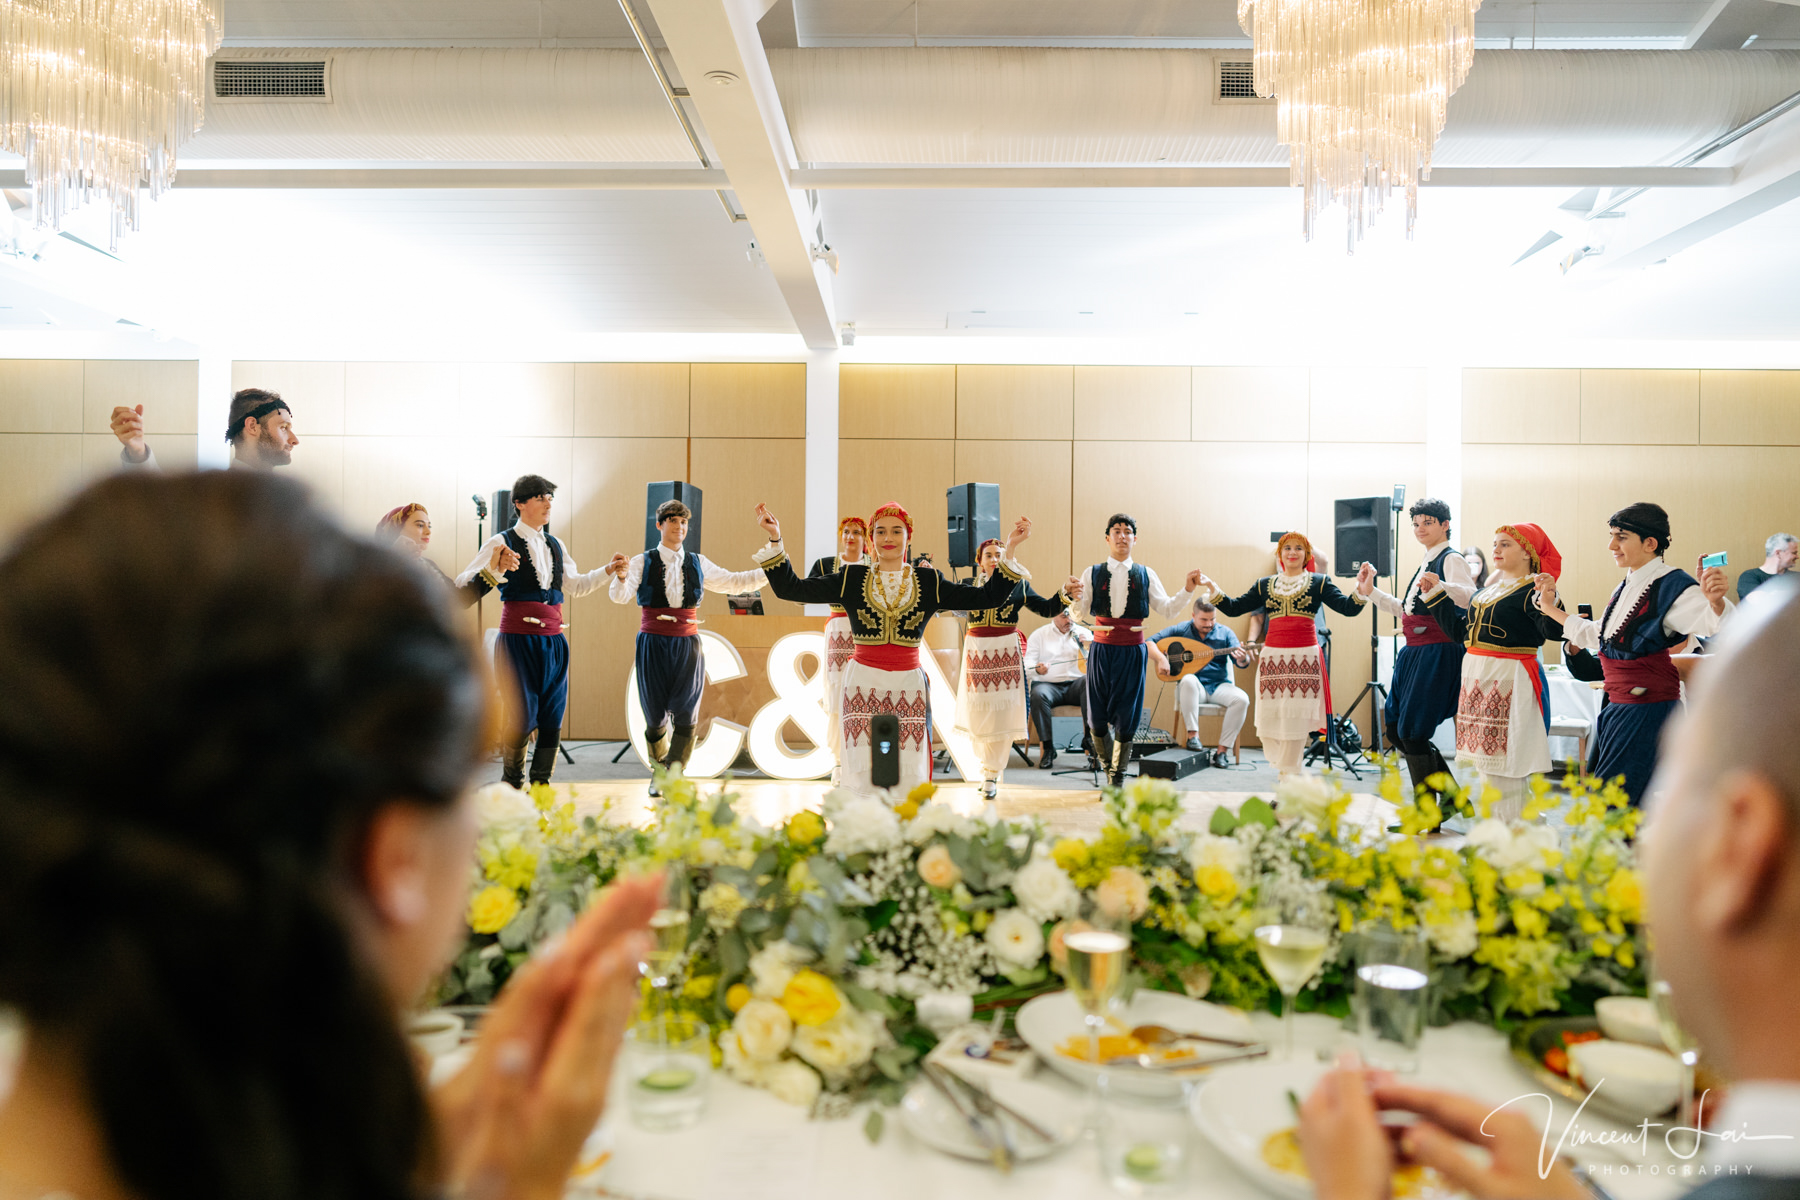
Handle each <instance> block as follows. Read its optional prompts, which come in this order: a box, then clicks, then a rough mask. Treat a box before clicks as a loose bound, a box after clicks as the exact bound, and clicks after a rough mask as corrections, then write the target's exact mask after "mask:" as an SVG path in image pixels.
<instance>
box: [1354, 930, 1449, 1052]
mask: <svg viewBox="0 0 1800 1200" xmlns="http://www.w3.org/2000/svg"><path fill="white" fill-rule="evenodd" d="M1357 942H1358V944H1357V947H1356V995H1355V1000H1354V1007H1355V1011H1356V1026H1357V1032H1358V1034H1359V1035H1360V1037H1361V1041H1362V1057H1363V1061H1364V1062H1366V1063H1368V1064H1369V1065H1370V1066H1372V1067H1379V1068H1381V1069H1383V1070H1388V1071H1399V1072H1411V1071H1416V1070H1418V1069H1419V1039H1420V1038H1421V1037H1423V1036H1424V1033H1425V1020H1426V1016H1427V1014H1428V1010H1429V1006H1430V998H1431V970H1430V946H1429V945H1428V944H1427V942H1426V941H1425V938H1424V937H1423V935H1422V934H1421V933H1420V932H1419V931H1417V930H1397V929H1391V928H1388V927H1387V926H1379V927H1376V928H1372V929H1367V930H1364V931H1363V932H1362V933H1361V934H1360V935H1359V937H1358V939H1357Z"/></svg>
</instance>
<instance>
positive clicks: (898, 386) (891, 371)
mask: <svg viewBox="0 0 1800 1200" xmlns="http://www.w3.org/2000/svg"><path fill="white" fill-rule="evenodd" d="M955 429H956V368H955V367H953V366H942V365H935V364H931V365H924V366H914V365H905V366H887V365H881V364H867V363H845V364H844V365H843V366H841V367H839V368H838V436H839V437H845V438H909V439H917V438H924V439H932V438H945V437H949V436H951V434H952V433H953V431H954V430H955Z"/></svg>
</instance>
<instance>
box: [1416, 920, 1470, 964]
mask: <svg viewBox="0 0 1800 1200" xmlns="http://www.w3.org/2000/svg"><path fill="white" fill-rule="evenodd" d="M1425 936H1426V937H1427V938H1428V939H1430V941H1431V946H1432V949H1434V950H1436V951H1437V952H1438V953H1439V954H1442V955H1444V956H1445V957H1447V958H1467V957H1468V956H1469V955H1471V954H1473V953H1475V947H1476V944H1477V943H1478V942H1479V941H1480V936H1479V931H1478V930H1477V929H1476V928H1475V914H1474V913H1457V914H1456V915H1455V916H1454V917H1452V918H1450V920H1448V921H1444V922H1441V923H1438V924H1427V925H1426V926H1425Z"/></svg>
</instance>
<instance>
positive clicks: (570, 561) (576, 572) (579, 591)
mask: <svg viewBox="0 0 1800 1200" xmlns="http://www.w3.org/2000/svg"><path fill="white" fill-rule="evenodd" d="M553 544H554V545H555V546H556V548H557V551H558V552H559V553H560V554H561V555H562V564H563V586H562V590H563V595H565V596H567V597H568V598H569V599H571V600H577V599H580V598H581V597H582V596H586V595H588V594H589V593H590V592H597V591H599V590H600V589H601V588H603V587H606V579H607V577H608V576H609V575H611V574H612V564H611V563H607V564H606V565H605V566H603V567H595V568H594V569H593V570H591V571H589V572H587V573H586V574H585V575H584V574H582V572H581V569H580V568H579V567H577V566H576V565H575V560H574V558H573V557H571V556H570V554H569V548H568V547H567V546H564V545H563V544H562V539H560V538H558V539H557V540H556V541H555V542H554V543H553Z"/></svg>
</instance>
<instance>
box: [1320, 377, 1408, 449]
mask: <svg viewBox="0 0 1800 1200" xmlns="http://www.w3.org/2000/svg"><path fill="white" fill-rule="evenodd" d="M1309 436H1310V437H1311V439H1312V441H1314V442H1315V443H1317V442H1423V441H1424V440H1425V372H1424V371H1423V370H1421V369H1418V368H1413V367H1316V368H1314V369H1313V372H1312V424H1311V432H1310V435H1309Z"/></svg>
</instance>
